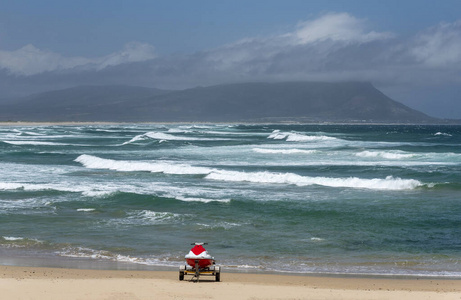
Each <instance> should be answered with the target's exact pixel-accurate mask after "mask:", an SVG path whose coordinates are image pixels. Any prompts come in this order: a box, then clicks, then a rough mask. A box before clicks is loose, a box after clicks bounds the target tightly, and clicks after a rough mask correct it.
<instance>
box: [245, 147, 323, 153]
mask: <svg viewBox="0 0 461 300" xmlns="http://www.w3.org/2000/svg"><path fill="white" fill-rule="evenodd" d="M252 150H253V151H254V152H256V153H263V154H312V153H315V152H317V150H303V149H266V148H253V149H252Z"/></svg>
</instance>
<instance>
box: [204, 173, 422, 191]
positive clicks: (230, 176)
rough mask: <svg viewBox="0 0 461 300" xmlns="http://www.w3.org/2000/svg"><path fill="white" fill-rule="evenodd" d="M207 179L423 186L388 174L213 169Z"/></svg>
mask: <svg viewBox="0 0 461 300" xmlns="http://www.w3.org/2000/svg"><path fill="white" fill-rule="evenodd" d="M206 178H207V179H212V180H222V181H234V182H238V181H243V182H253V183H275V184H293V185H297V186H308V185H321V186H327V187H343V188H361V189H374V190H411V189H415V188H417V187H421V186H423V183H421V182H420V181H418V180H415V179H401V178H394V177H392V176H387V177H386V178H385V179H381V178H373V179H362V178H357V177H349V178H333V177H309V176H301V175H298V174H293V173H270V172H255V173H243V172H236V171H213V172H212V173H210V174H209V175H207V176H206Z"/></svg>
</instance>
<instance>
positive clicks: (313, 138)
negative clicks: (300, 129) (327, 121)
mask: <svg viewBox="0 0 461 300" xmlns="http://www.w3.org/2000/svg"><path fill="white" fill-rule="evenodd" d="M267 138H268V139H274V140H283V139H285V140H286V141H287V142H317V141H333V140H338V139H337V138H334V137H330V136H325V135H304V134H301V133H297V132H281V131H280V130H274V131H273V132H272V134H270V135H269V136H268V137H267Z"/></svg>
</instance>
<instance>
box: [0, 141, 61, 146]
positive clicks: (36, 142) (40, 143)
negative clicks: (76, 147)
mask: <svg viewBox="0 0 461 300" xmlns="http://www.w3.org/2000/svg"><path fill="white" fill-rule="evenodd" d="M3 142H4V143H7V144H11V145H18V146H20V145H34V146H69V145H70V144H64V143H55V142H38V141H3Z"/></svg>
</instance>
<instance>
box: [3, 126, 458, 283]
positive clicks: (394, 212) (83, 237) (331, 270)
mask: <svg viewBox="0 0 461 300" xmlns="http://www.w3.org/2000/svg"><path fill="white" fill-rule="evenodd" d="M0 169H1V172H0V264H3V265H26V266H62V267H67V266H71V267H77V268H83V267H88V268H119V269H153V270H154V269H157V268H165V267H167V268H168V267H171V268H173V267H175V268H176V267H178V266H179V265H181V264H184V255H185V254H186V253H187V252H188V251H189V249H190V247H191V246H190V244H191V243H193V242H207V243H208V245H207V246H206V248H207V250H208V252H209V253H210V254H211V255H213V256H214V257H215V259H216V261H217V264H218V265H221V266H222V267H223V269H224V270H225V271H226V270H230V271H246V272H279V273H282V272H288V273H300V274H344V275H348V274H349V275H352V274H354V275H356V274H359V275H383V276H387V275H392V276H396V275H404V276H438V277H458V278H459V277H461V126H448V125H447V126H426V125H424V126H416V125H413V126H410V125H282V124H264V125H261V124H256V125H248V124H247V125H244V124H240V125H239V124H203V125H198V124H132V125H127V124H120V125H72V126H63V125H62V126H61V125H60V126H58V125H54V126H52V125H50V126H45V125H44V126H19V125H18V126H0Z"/></svg>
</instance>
